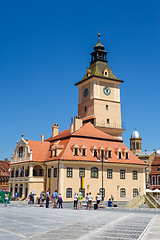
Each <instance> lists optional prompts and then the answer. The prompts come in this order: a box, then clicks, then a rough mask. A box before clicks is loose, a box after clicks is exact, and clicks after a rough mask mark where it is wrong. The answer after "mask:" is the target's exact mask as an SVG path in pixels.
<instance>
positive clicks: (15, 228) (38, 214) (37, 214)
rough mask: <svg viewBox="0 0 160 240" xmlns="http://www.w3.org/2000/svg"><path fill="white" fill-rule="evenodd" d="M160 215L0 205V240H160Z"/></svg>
mask: <svg viewBox="0 0 160 240" xmlns="http://www.w3.org/2000/svg"><path fill="white" fill-rule="evenodd" d="M159 221H160V214H159V212H154V211H129V210H127V211H126V210H120V209H101V210H100V211H97V210H90V211H87V210H85V209H83V210H73V209H72V204H70V205H69V204H64V208H63V209H53V208H51V206H50V208H48V209H46V208H45V207H44V208H40V207H39V206H38V205H28V204H27V203H11V204H10V205H8V206H7V207H4V205H0V239H5V240H7V239H12V240H19V239H35V240H36V239H37V240H38V239H54V240H58V239H65V240H66V239H67V240H69V239H81V240H82V239H91V240H96V239H100V240H104V239H106V240H112V239H118V240H125V239H142V240H148V239H150V240H154V239H160V229H159Z"/></svg>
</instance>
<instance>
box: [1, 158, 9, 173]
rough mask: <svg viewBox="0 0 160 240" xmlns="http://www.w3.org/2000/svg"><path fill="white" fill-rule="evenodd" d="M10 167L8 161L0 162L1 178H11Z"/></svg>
mask: <svg viewBox="0 0 160 240" xmlns="http://www.w3.org/2000/svg"><path fill="white" fill-rule="evenodd" d="M9 168H10V165H9V162H8V161H2V160H0V175H1V176H9V172H8V170H9Z"/></svg>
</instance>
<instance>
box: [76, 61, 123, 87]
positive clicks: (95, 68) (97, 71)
mask: <svg viewBox="0 0 160 240" xmlns="http://www.w3.org/2000/svg"><path fill="white" fill-rule="evenodd" d="M105 70H106V71H107V75H105V74H104V72H105ZM94 76H95V77H101V78H104V79H111V80H117V81H120V82H123V81H122V80H119V79H118V78H117V77H116V76H115V75H114V74H113V73H112V70H111V69H110V67H109V65H108V63H107V62H102V61H96V62H94V63H92V64H91V65H90V67H89V68H88V69H87V71H86V74H85V76H84V77H83V79H82V80H81V81H79V82H78V83H76V84H75V85H77V84H79V83H81V82H83V81H85V80H87V79H88V78H91V77H94Z"/></svg>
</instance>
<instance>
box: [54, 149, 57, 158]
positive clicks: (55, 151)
mask: <svg viewBox="0 0 160 240" xmlns="http://www.w3.org/2000/svg"><path fill="white" fill-rule="evenodd" d="M54 157H57V149H55V150H54Z"/></svg>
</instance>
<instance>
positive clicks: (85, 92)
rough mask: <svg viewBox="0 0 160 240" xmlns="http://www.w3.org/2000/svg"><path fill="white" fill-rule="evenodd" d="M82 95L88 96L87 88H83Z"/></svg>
mask: <svg viewBox="0 0 160 240" xmlns="http://www.w3.org/2000/svg"><path fill="white" fill-rule="evenodd" d="M83 95H84V97H87V96H88V88H85V90H84V93H83Z"/></svg>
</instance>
